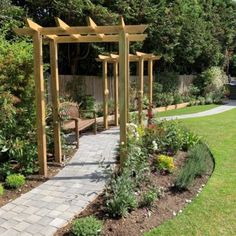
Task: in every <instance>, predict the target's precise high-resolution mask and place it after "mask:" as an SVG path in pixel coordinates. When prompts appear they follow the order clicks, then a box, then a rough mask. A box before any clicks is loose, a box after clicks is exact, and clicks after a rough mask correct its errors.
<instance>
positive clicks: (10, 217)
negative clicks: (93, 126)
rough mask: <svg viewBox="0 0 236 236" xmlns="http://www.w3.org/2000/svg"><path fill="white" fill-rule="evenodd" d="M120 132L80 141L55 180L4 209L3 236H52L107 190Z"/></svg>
mask: <svg viewBox="0 0 236 236" xmlns="http://www.w3.org/2000/svg"><path fill="white" fill-rule="evenodd" d="M118 141H119V129H118V128H112V129H110V130H107V131H104V132H101V133H99V134H97V135H84V136H82V137H81V138H80V148H79V150H78V151H77V152H76V153H75V155H74V157H73V158H72V159H71V160H70V162H69V163H68V164H66V166H65V167H64V168H63V169H62V170H61V171H60V172H59V173H58V174H57V175H56V176H54V177H53V178H51V179H50V180H48V181H47V182H45V183H43V184H41V185H40V186H38V187H36V188H35V189H33V190H31V191H30V192H28V193H26V194H23V195H22V196H21V197H19V198H17V199H16V200H14V201H12V202H10V203H8V204H6V205H5V206H3V207H1V208H0V235H7V236H14V235H25V236H28V235H29V236H32V235H33V236H37V235H41V236H43V235H45V236H51V235H54V233H55V232H56V231H57V229H59V228H61V227H63V226H64V225H66V224H67V222H69V221H70V220H72V219H73V217H74V216H75V215H76V214H78V213H79V212H80V211H82V210H83V209H84V208H85V207H86V206H87V205H88V204H89V203H90V202H91V201H93V200H94V199H95V198H96V196H97V195H98V194H99V193H101V192H102V191H103V189H104V186H105V183H106V180H107V178H108V176H107V174H106V173H105V171H104V170H105V167H107V166H110V167H111V168H113V167H114V165H115V163H116V156H117V152H116V150H117V147H118Z"/></svg>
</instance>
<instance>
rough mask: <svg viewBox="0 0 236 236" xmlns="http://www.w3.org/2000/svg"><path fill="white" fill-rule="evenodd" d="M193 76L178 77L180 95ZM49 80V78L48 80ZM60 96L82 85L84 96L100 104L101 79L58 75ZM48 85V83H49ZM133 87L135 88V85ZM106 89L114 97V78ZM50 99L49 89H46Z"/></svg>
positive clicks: (145, 78)
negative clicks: (91, 97) (92, 98)
mask: <svg viewBox="0 0 236 236" xmlns="http://www.w3.org/2000/svg"><path fill="white" fill-rule="evenodd" d="M193 78H194V76H193V75H180V76H179V91H180V93H182V92H186V91H188V89H189V86H190V85H191V84H192V81H193ZM49 80H50V78H49ZM137 80H138V76H130V81H131V82H132V83H133V84H134V85H135V83H136V82H137ZM59 81H60V91H59V92H60V96H61V97H66V96H67V95H69V94H70V93H71V89H74V90H76V88H77V87H78V85H79V84H83V89H84V90H85V94H87V95H92V96H93V97H94V98H95V100H96V102H99V103H101V102H102V99H103V94H102V93H103V89H102V86H103V84H102V77H99V76H83V75H80V76H73V75H60V76H59ZM147 83H148V77H147V76H144V87H146V88H147ZM49 84H50V83H49ZM135 87H137V86H136V85H135ZM108 88H109V98H110V99H112V98H113V97H114V78H113V77H108ZM48 91H49V97H50V88H48Z"/></svg>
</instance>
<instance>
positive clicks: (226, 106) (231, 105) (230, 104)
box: [160, 100, 236, 120]
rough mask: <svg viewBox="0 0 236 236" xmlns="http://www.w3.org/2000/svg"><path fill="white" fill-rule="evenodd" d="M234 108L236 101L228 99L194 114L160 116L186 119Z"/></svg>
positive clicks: (164, 118) (171, 118)
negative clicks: (222, 103) (214, 106)
mask: <svg viewBox="0 0 236 236" xmlns="http://www.w3.org/2000/svg"><path fill="white" fill-rule="evenodd" d="M234 108H236V101H233V100H230V101H228V102H227V103H226V104H224V105H221V106H218V107H216V108H212V109H210V110H207V111H202V112H198V113H194V114H186V115H177V116H167V117H161V118H160V119H161V120H175V119H188V118H194V117H203V116H211V115H216V114H219V113H222V112H225V111H229V110H232V109H234Z"/></svg>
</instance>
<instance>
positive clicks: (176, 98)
mask: <svg viewBox="0 0 236 236" xmlns="http://www.w3.org/2000/svg"><path fill="white" fill-rule="evenodd" d="M182 102H183V98H182V95H181V94H179V93H175V94H174V102H173V104H180V103H182Z"/></svg>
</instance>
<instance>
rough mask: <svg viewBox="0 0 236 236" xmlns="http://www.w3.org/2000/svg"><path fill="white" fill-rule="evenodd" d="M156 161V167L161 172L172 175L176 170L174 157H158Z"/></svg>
mask: <svg viewBox="0 0 236 236" xmlns="http://www.w3.org/2000/svg"><path fill="white" fill-rule="evenodd" d="M155 161H156V167H157V168H158V169H159V170H160V171H165V172H168V173H171V172H172V171H173V170H174V168H175V166H174V159H173V157H170V156H166V155H160V156H157V158H156V160H155Z"/></svg>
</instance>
